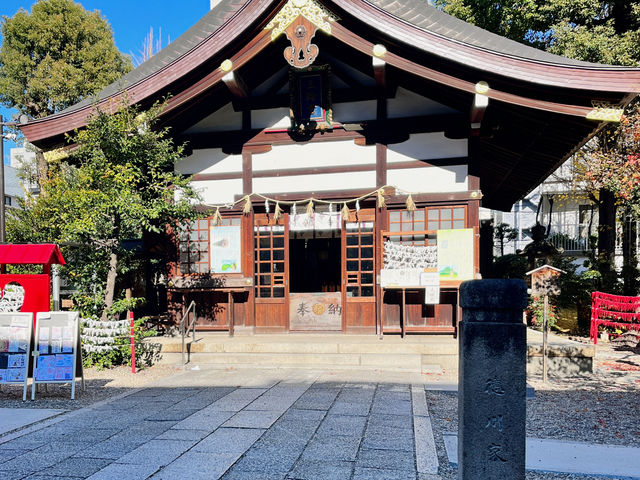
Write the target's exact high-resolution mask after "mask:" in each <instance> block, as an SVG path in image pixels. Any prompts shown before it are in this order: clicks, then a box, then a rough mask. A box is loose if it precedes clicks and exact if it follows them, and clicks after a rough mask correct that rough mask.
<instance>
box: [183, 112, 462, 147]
mask: <svg viewBox="0 0 640 480" xmlns="http://www.w3.org/2000/svg"><path fill="white" fill-rule="evenodd" d="M467 122H468V120H466V119H465V118H464V116H463V115H461V114H457V113H455V114H441V115H426V116H419V117H406V118H392V119H387V120H385V121H368V122H362V123H357V124H350V125H348V126H347V125H345V126H339V125H336V126H335V127H334V129H333V130H332V131H326V130H325V131H317V132H310V134H309V135H310V136H309V137H308V138H306V139H305V140H304V141H303V140H300V139H298V138H296V137H295V135H292V133H291V132H289V131H287V130H267V129H265V130H250V131H246V132H245V131H240V130H236V131H229V132H207V133H195V134H188V135H181V136H180V137H179V138H178V142H180V143H182V142H188V143H189V145H190V146H191V148H193V149H203V148H223V149H228V150H230V151H231V150H234V149H235V150H236V151H237V149H238V148H240V149H241V148H242V147H243V146H252V145H265V144H269V145H288V144H293V143H305V142H322V141H334V140H341V139H354V140H355V139H363V140H362V143H363V144H367V145H375V144H376V143H384V144H394V143H401V142H404V141H406V140H407V139H408V138H409V135H410V134H412V133H431V132H447V131H459V130H463V129H464V128H465V126H467V127H466V128H467V129H468V123H467ZM347 128H348V129H347ZM467 132H468V130H467ZM457 138H465V137H464V136H463V137H457Z"/></svg>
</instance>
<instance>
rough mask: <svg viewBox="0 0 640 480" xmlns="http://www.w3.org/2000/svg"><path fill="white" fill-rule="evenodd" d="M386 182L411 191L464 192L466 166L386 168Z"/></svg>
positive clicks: (466, 183) (466, 187) (466, 188)
mask: <svg viewBox="0 0 640 480" xmlns="http://www.w3.org/2000/svg"><path fill="white" fill-rule="evenodd" d="M387 184H389V185H393V186H394V187H398V188H400V189H402V190H404V191H406V192H411V193H445V192H466V191H467V190H468V182H467V166H466V165H455V166H451V167H423V168H403V169H401V170H388V171H387Z"/></svg>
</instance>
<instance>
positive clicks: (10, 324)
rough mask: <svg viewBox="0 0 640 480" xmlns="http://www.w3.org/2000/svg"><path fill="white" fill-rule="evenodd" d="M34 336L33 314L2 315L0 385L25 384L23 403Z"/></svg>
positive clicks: (25, 396) (24, 396) (25, 397)
mask: <svg viewBox="0 0 640 480" xmlns="http://www.w3.org/2000/svg"><path fill="white" fill-rule="evenodd" d="M32 334H33V315H32V314H31V313H18V312H16V313H0V385H2V384H16V385H19V384H23V385H24V388H23V391H22V400H23V401H24V400H26V399H27V381H28V377H29V363H30V362H29V349H30V346H31V337H32Z"/></svg>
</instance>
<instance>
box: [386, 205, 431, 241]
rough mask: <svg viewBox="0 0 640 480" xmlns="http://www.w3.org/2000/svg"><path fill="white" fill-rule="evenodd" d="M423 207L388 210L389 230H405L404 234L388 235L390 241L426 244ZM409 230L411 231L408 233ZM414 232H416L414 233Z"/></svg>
mask: <svg viewBox="0 0 640 480" xmlns="http://www.w3.org/2000/svg"><path fill="white" fill-rule="evenodd" d="M424 219H425V210H424V208H421V209H418V210H414V211H409V210H397V211H390V212H389V231H390V232H405V235H398V236H392V237H390V239H391V241H392V242H398V243H402V244H403V245H426V241H427V240H428V239H427V235H426V228H425V222H424ZM409 232H411V233H409ZM416 232H418V233H417V234H416Z"/></svg>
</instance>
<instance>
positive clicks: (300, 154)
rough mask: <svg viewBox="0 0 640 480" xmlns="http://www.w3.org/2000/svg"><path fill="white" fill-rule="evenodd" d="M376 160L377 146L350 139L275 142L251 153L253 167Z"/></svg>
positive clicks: (340, 163)
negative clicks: (267, 149) (291, 142)
mask: <svg viewBox="0 0 640 480" xmlns="http://www.w3.org/2000/svg"><path fill="white" fill-rule="evenodd" d="M375 163H376V147H375V146H374V145H370V146H364V147H360V146H358V145H356V144H355V143H354V142H353V140H343V141H338V142H317V143H306V144H293V145H276V146H274V147H273V149H272V150H271V151H270V152H267V153H261V154H258V155H254V156H253V170H254V171H260V170H276V169H284V168H311V167H330V166H341V165H365V164H375ZM287 191H288V190H287Z"/></svg>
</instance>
